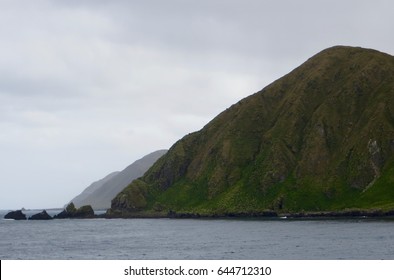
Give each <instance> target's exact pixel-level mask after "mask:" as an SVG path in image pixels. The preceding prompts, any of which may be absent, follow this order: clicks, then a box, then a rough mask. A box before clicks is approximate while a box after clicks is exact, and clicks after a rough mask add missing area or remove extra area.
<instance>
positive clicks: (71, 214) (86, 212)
mask: <svg viewBox="0 0 394 280" xmlns="http://www.w3.org/2000/svg"><path fill="white" fill-rule="evenodd" d="M53 218H54V219H71V218H94V211H93V208H92V206H90V205H84V206H82V207H80V208H78V209H77V208H75V206H74V203H72V202H71V203H70V204H69V205H67V207H66V209H64V210H63V211H62V212H60V213H59V214H57V215H55V216H54V217H53Z"/></svg>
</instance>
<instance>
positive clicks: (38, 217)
mask: <svg viewBox="0 0 394 280" xmlns="http://www.w3.org/2000/svg"><path fill="white" fill-rule="evenodd" d="M52 219H53V218H52V217H51V216H50V215H49V214H48V213H47V211H45V210H43V211H42V212H40V213H37V214H35V215H33V216H31V217H30V218H29V220H52Z"/></svg>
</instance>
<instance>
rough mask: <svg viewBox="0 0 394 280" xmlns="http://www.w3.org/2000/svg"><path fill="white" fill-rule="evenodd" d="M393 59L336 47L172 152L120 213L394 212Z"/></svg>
mask: <svg viewBox="0 0 394 280" xmlns="http://www.w3.org/2000/svg"><path fill="white" fill-rule="evenodd" d="M393 96H394V57H392V56H390V55H387V54H384V53H380V52H377V51H374V50H367V49H362V48H351V47H333V48H330V49H327V50H324V51H322V52H321V53H319V54H317V55H315V56H314V57H312V58H311V59H309V60H308V61H307V62H305V63H304V64H303V65H301V66H300V67H298V68H296V69H295V70H293V71H292V72H291V73H289V74H288V75H286V76H284V77H283V78H281V79H279V80H277V81H275V82H274V83H272V84H271V85H269V86H267V87H266V88H264V89H263V90H262V91H260V92H258V93H256V94H253V95H251V96H249V97H247V98H245V99H243V100H241V101H240V102H238V103H237V104H235V105H233V106H232V107H230V108H229V109H227V110H226V111H224V112H222V113H221V114H220V115H218V116H217V117H216V118H215V119H213V120H212V121H211V122H210V123H208V124H207V125H206V126H205V127H204V128H203V129H202V130H200V131H198V132H195V133H192V134H189V135H187V136H185V137H184V138H183V139H181V140H179V141H178V142H177V143H175V144H174V145H173V147H172V148H171V149H170V150H169V151H168V153H167V154H166V155H165V156H164V157H162V158H161V159H160V160H159V161H158V162H157V163H156V164H155V165H153V166H152V168H150V169H149V170H148V172H147V173H146V174H145V175H144V176H143V177H142V178H140V179H139V180H136V181H134V182H133V183H131V184H130V185H129V186H128V187H127V188H126V189H125V190H123V191H122V192H121V193H120V194H119V195H118V196H117V197H115V199H114V200H113V201H112V211H123V212H144V211H145V212H146V213H148V212H163V213H164V212H167V211H170V210H171V211H177V212H185V213H201V214H226V213H256V212H261V211H266V210H273V211H277V212H284V213H286V212H290V213H291V212H300V211H301V212H302V211H343V210H346V209H356V208H359V209H383V210H390V209H394V100H393V99H394V97H393Z"/></svg>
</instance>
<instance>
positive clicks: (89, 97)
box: [0, 0, 394, 209]
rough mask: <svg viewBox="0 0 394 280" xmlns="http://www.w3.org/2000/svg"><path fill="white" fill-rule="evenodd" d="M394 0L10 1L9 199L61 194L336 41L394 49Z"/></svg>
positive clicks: (1, 202)
mask: <svg viewBox="0 0 394 280" xmlns="http://www.w3.org/2000/svg"><path fill="white" fill-rule="evenodd" d="M393 11H394V1H392V0H385V1H383V0H374V1H360V0H357V1H345V0H331V1H329V0H327V1H318V0H310V1H305V0H303V1H294V0H289V1H284V0H283V1H280V0H269V1H264V0H260V1H258V0H242V1H241V0H239V1H232V0H204V1H203V0H198V1H197V0H196V1H187V0H166V1H164V0H157V1H151V0H140V1H132V0H130V1H126V0H125V1H115V0H111V1H110V0H108V1H99V0H95V1H93V0H92V1H83V0H75V1H71V0H63V1H55V0H53V1H49V0H37V1H31V0H26V1H16V0H9V1H8V0H0V209H19V208H21V207H25V208H51V207H61V206H63V205H64V204H65V203H67V202H68V201H69V200H70V199H72V198H73V197H74V196H76V195H77V194H79V193H80V192H81V191H82V190H83V189H84V188H85V187H87V186H88V185H89V184H90V183H92V182H93V181H95V180H98V179H101V178H102V177H104V176H105V175H107V174H108V173H110V172H112V171H116V170H122V169H123V168H125V167H126V166H127V165H129V164H130V163H132V162H134V161H135V160H137V159H138V158H140V157H142V156H144V155H146V154H148V153H150V152H153V151H155V150H158V149H163V148H169V147H170V146H171V145H172V144H173V143H174V142H175V141H176V140H178V139H180V138H181V137H183V136H184V135H185V134H187V133H190V132H193V131H196V130H199V129H201V128H202V127H203V126H204V125H205V124H206V123H207V122H208V121H209V120H211V119H212V118H213V117H215V116H216V115H217V114H219V113H220V112H221V111H223V110H225V109H226V108H227V107H229V106H231V105H232V104H233V103H236V102H237V101H238V100H240V99H241V98H244V97H246V96H248V95H250V94H252V93H254V92H256V91H259V90H260V89H262V88H263V87H265V86H266V85H268V84H269V83H271V82H273V81H274V80H276V79H278V78H280V77H281V76H283V75H284V74H286V73H288V72H289V71H291V70H292V69H294V68H295V67H296V66H298V65H299V64H301V63H302V62H304V61H305V60H306V59H307V58H309V57H311V56H312V55H314V54H316V53H317V52H319V51H321V50H323V49H325V48H327V47H330V46H333V45H351V46H362V47H367V48H374V49H378V50H380V51H383V52H387V53H390V54H394V36H393V34H394V19H393Z"/></svg>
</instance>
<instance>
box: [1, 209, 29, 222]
mask: <svg viewBox="0 0 394 280" xmlns="http://www.w3.org/2000/svg"><path fill="white" fill-rule="evenodd" d="M4 219H13V220H26V215H25V214H23V212H22V211H21V210H17V211H11V212H9V213H7V215H5V216H4Z"/></svg>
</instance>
